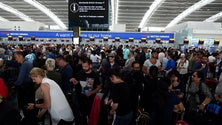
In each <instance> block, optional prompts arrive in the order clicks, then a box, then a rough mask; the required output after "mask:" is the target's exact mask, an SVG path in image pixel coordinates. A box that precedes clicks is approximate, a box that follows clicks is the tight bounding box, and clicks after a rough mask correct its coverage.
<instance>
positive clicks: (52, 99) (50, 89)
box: [27, 68, 74, 125]
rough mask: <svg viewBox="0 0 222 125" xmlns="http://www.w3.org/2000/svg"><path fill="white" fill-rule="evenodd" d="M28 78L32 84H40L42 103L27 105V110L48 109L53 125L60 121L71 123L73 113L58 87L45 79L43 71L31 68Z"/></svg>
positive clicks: (53, 82)
mask: <svg viewBox="0 0 222 125" xmlns="http://www.w3.org/2000/svg"><path fill="white" fill-rule="evenodd" d="M30 77H31V78H32V80H33V82H35V83H36V84H40V89H41V91H42V95H43V100H44V101H43V103H42V104H33V103H29V104H28V107H27V108H28V109H33V108H39V109H42V110H46V109H48V111H49V113H50V115H51V119H52V124H53V125H57V124H58V123H59V121H60V120H64V121H66V122H71V121H73V120H74V116H73V112H72V110H71V108H70V106H69V103H68V101H67V100H66V98H65V95H64V94H63V92H62V90H61V88H60V87H59V85H58V84H57V83H56V82H55V81H53V80H51V79H49V78H46V75H45V72H44V70H43V69H40V68H33V69H32V70H31V72H30ZM38 115H39V114H38ZM40 117H41V116H40Z"/></svg>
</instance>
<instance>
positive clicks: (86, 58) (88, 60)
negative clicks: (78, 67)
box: [82, 57, 92, 64]
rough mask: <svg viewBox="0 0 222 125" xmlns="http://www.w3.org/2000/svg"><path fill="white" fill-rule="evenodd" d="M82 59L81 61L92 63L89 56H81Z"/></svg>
mask: <svg viewBox="0 0 222 125" xmlns="http://www.w3.org/2000/svg"><path fill="white" fill-rule="evenodd" d="M82 59H83V60H82V63H88V64H92V60H91V59H90V58H88V57H84V58H82Z"/></svg>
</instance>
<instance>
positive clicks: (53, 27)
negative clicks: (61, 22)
mask: <svg viewBox="0 0 222 125" xmlns="http://www.w3.org/2000/svg"><path fill="white" fill-rule="evenodd" d="M49 28H50V30H59V29H61V28H60V27H59V26H58V25H50V26H49Z"/></svg>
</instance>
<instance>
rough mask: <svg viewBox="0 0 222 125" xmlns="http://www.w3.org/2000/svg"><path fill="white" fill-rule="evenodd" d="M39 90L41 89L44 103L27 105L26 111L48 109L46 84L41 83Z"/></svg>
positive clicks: (47, 87)
mask: <svg viewBox="0 0 222 125" xmlns="http://www.w3.org/2000/svg"><path fill="white" fill-rule="evenodd" d="M40 88H41V89H42V93H43V100H44V102H43V103H42V104H34V103H29V104H28V107H27V109H34V108H39V109H48V108H50V107H51V98H50V88H49V84H48V83H41V86H40Z"/></svg>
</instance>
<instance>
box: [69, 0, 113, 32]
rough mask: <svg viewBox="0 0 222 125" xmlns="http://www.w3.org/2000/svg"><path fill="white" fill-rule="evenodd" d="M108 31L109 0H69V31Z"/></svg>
mask: <svg viewBox="0 0 222 125" xmlns="http://www.w3.org/2000/svg"><path fill="white" fill-rule="evenodd" d="M76 26H79V27H81V30H88V31H89V30H108V28H109V0H69V30H73V27H76Z"/></svg>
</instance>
